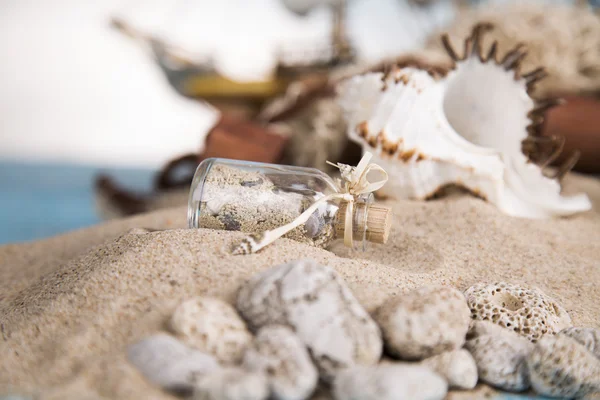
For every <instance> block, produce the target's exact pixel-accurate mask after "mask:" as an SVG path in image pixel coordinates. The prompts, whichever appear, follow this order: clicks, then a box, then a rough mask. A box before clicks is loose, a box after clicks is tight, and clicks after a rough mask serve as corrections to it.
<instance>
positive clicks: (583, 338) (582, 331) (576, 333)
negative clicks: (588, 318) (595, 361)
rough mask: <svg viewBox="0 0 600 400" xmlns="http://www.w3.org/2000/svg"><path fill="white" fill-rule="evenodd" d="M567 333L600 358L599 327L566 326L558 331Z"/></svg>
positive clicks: (563, 333) (562, 333)
mask: <svg viewBox="0 0 600 400" xmlns="http://www.w3.org/2000/svg"><path fill="white" fill-rule="evenodd" d="M559 333H560V334H561V335H567V336H569V337H572V338H573V339H575V340H577V341H578V342H579V343H580V344H582V345H584V346H585V348H586V349H588V350H589V351H590V352H592V354H594V355H595V356H596V357H598V358H599V359H600V329H594V328H567V329H563V330H562V331H560V332H559Z"/></svg>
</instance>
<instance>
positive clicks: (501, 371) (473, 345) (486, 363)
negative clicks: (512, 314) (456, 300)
mask: <svg viewBox="0 0 600 400" xmlns="http://www.w3.org/2000/svg"><path fill="white" fill-rule="evenodd" d="M465 348H466V349H467V350H468V351H469V352H470V353H471V355H472V356H473V358H474V359H475V363H476V364H477V371H478V374H479V379H481V380H482V381H483V382H486V383H488V384H489V385H492V386H495V387H497V388H500V389H504V390H509V391H522V390H526V389H528V388H529V379H528V374H527V366H526V365H525V358H526V357H527V355H528V354H529V353H530V352H531V350H532V349H533V344H532V343H531V342H530V341H528V340H527V339H526V338H524V337H523V336H520V335H518V334H516V333H515V332H513V331H510V330H508V329H505V328H502V327H500V326H498V325H496V324H494V323H492V322H487V321H476V322H475V323H474V324H473V325H472V327H471V330H470V332H469V336H468V340H467V342H466V343H465Z"/></svg>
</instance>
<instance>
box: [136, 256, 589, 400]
mask: <svg viewBox="0 0 600 400" xmlns="http://www.w3.org/2000/svg"><path fill="white" fill-rule="evenodd" d="M170 331H171V332H169V333H159V334H156V335H154V336H151V337H147V338H145V339H143V340H142V341H141V342H138V343H136V344H133V345H131V346H130V347H129V349H128V359H129V361H130V362H131V363H132V364H133V365H134V366H135V367H136V368H138V370H139V371H140V372H141V373H142V374H143V375H144V376H145V377H146V378H147V379H148V380H150V381H152V382H153V383H155V384H157V385H159V386H161V387H162V388H164V389H166V390H169V391H172V392H174V393H178V394H181V395H185V396H189V397H190V398H192V399H197V400H200V399H202V400H266V399H276V400H301V399H309V398H311V397H312V396H314V395H315V393H317V392H318V393H319V394H320V396H323V393H325V397H319V398H335V399H337V400H347V399H361V400H387V399H390V400H391V399H412V400H419V399H428V400H434V399H444V398H445V397H446V394H447V392H448V390H451V389H459V390H471V389H473V388H474V387H475V386H476V384H477V383H478V382H483V383H486V384H488V385H491V386H494V387H496V388H498V389H501V390H506V391H513V392H521V391H527V390H533V391H535V392H537V393H539V394H541V395H544V396H550V397H559V398H579V397H584V396H588V395H593V394H598V393H600V342H599V341H600V331H599V330H596V329H592V328H573V327H572V326H571V320H570V318H569V316H568V314H567V313H566V311H565V310H564V309H563V308H562V307H560V306H559V305H558V304H557V303H556V302H555V301H554V300H553V299H551V298H549V297H548V296H546V295H545V294H544V293H543V292H541V291H540V290H538V289H534V288H526V287H521V286H517V285H510V284H507V283H496V284H493V285H484V284H480V285H475V286H473V287H471V288H469V289H468V290H467V291H466V292H465V293H461V292H460V291H458V290H457V289H454V288H451V287H447V286H430V287H422V288H419V289H416V290H412V291H408V292H405V293H403V294H401V295H398V296H396V297H393V298H390V299H388V300H387V301H386V302H385V303H384V304H382V305H381V306H380V307H379V308H378V309H377V310H375V311H374V312H373V313H372V314H369V313H368V312H367V311H366V310H365V309H364V308H363V307H362V306H361V305H360V303H359V302H358V301H357V299H356V298H355V297H354V295H353V294H352V292H351V291H350V289H349V288H348V287H347V286H346V284H345V283H344V281H343V280H342V278H341V277H340V276H339V275H338V274H337V273H336V272H335V271H334V270H333V269H331V268H329V267H326V266H322V265H319V264H317V263H316V262H314V261H312V260H299V261H295V262H292V263H289V264H284V265H280V266H276V267H273V268H271V269H268V270H266V271H264V272H262V273H260V274H257V275H255V276H253V277H252V278H251V279H250V280H249V281H247V282H246V283H245V284H244V285H243V286H242V287H241V288H240V289H239V291H238V294H237V300H236V306H235V308H234V307H233V306H231V305H229V304H228V303H225V302H223V301H221V300H219V299H215V298H210V297H196V298H193V299H189V300H187V301H185V302H183V303H182V304H180V305H179V306H178V308H177V309H176V310H175V312H174V314H173V316H172V318H171V321H170Z"/></svg>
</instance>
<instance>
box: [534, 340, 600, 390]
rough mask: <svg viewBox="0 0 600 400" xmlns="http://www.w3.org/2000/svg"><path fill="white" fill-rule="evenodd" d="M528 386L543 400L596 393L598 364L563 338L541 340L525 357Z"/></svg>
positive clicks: (599, 377) (599, 381) (599, 386)
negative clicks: (529, 382) (545, 398)
mask: <svg viewBox="0 0 600 400" xmlns="http://www.w3.org/2000/svg"><path fill="white" fill-rule="evenodd" d="M527 367H528V372H529V376H530V379H531V386H532V387H533V389H535V391H536V392H538V393H539V394H542V395H544V396H551V397H560V398H573V397H583V396H586V395H590V394H599V393H600V361H598V359H597V358H596V357H595V356H594V355H593V354H592V353H590V352H589V351H588V350H587V349H586V348H585V347H584V346H583V345H581V344H579V343H578V342H577V341H576V340H575V339H572V338H570V337H568V336H566V335H555V336H546V337H543V338H542V339H541V340H540V341H539V342H538V343H537V344H536V345H535V347H534V349H533V351H532V352H531V353H530V354H529V356H528V357H527Z"/></svg>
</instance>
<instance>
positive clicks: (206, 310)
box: [171, 297, 252, 364]
mask: <svg viewBox="0 0 600 400" xmlns="http://www.w3.org/2000/svg"><path fill="white" fill-rule="evenodd" d="M171 328H172V330H173V332H175V333H176V334H177V335H178V336H179V337H181V339H182V340H183V341H184V342H185V343H187V344H189V345H190V346H192V347H194V348H196V349H198V350H202V351H204V352H206V353H209V354H212V355H213V356H215V357H216V358H217V359H218V360H219V361H220V362H221V363H224V364H232V363H237V362H239V361H241V359H242V357H243V356H244V351H246V348H247V347H248V346H249V345H250V343H251V342H252V334H251V333H250V332H249V331H248V329H247V328H246V324H245V323H244V321H243V320H242V319H241V318H240V316H239V315H238V313H237V311H236V310H235V309H234V308H233V307H232V306H230V305H229V304H227V303H225V302H224V301H222V300H219V299H216V298H212V297H195V298H192V299H190V300H187V301H184V302H183V303H181V304H180V305H179V306H178V307H177V309H176V310H175V312H174V313H173V317H172V318H171Z"/></svg>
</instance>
